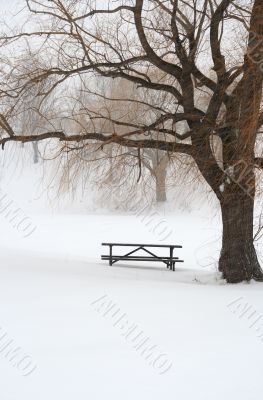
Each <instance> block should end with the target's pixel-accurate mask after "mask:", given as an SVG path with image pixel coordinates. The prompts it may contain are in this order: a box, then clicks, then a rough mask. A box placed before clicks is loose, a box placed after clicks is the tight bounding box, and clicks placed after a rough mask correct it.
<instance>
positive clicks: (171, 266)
mask: <svg viewBox="0 0 263 400" xmlns="http://www.w3.org/2000/svg"><path fill="white" fill-rule="evenodd" d="M173 251H174V249H173V247H170V270H171V271H173Z"/></svg>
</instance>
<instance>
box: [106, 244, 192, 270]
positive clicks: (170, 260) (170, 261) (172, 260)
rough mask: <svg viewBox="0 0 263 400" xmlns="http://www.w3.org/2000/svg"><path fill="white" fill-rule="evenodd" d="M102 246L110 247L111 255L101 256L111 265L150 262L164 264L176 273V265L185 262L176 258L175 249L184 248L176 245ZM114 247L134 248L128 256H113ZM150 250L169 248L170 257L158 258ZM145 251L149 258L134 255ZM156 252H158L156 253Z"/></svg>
mask: <svg viewBox="0 0 263 400" xmlns="http://www.w3.org/2000/svg"><path fill="white" fill-rule="evenodd" d="M101 245H102V246H108V247H109V254H103V255H102V256H101V259H102V260H105V261H109V265H113V264H115V263H116V262H118V261H148V262H149V261H150V262H152V261H153V262H162V263H164V264H165V265H166V267H167V268H169V269H170V270H171V271H175V264H176V263H177V262H179V263H182V262H184V261H183V260H180V259H179V257H175V256H174V255H173V253H174V249H181V248H182V246H180V245H174V244H138V243H102V244H101ZM113 247H131V248H133V249H132V250H131V251H129V252H128V253H126V254H122V255H116V254H113ZM149 248H168V249H169V255H168V256H158V255H156V254H155V253H153V252H152V251H150V250H149ZM139 250H143V251H145V252H146V253H147V256H143V255H139V256H138V255H137V256H135V255H134V254H135V253H136V252H137V251H139ZM155 252H156V251H155Z"/></svg>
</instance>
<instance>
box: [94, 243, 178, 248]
mask: <svg viewBox="0 0 263 400" xmlns="http://www.w3.org/2000/svg"><path fill="white" fill-rule="evenodd" d="M101 245H102V246H126V247H129V246H134V247H135V246H136V247H141V246H142V247H167V248H177V249H182V248H183V246H180V245H175V244H145V243H101Z"/></svg>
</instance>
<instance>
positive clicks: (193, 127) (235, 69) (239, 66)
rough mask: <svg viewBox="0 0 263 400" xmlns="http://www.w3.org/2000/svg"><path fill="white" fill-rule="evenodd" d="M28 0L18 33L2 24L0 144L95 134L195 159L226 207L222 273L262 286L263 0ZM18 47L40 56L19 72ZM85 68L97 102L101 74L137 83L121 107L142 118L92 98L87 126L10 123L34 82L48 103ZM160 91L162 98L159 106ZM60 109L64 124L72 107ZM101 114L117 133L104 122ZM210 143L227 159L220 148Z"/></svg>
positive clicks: (82, 139) (85, 138) (73, 145)
mask: <svg viewBox="0 0 263 400" xmlns="http://www.w3.org/2000/svg"><path fill="white" fill-rule="evenodd" d="M25 4H26V6H27V9H28V11H29V16H30V18H31V19H30V20H29V21H27V23H24V24H23V26H22V30H21V31H17V32H15V33H9V32H7V31H6V32H5V33H4V34H3V36H2V38H1V46H2V53H3V54H7V50H8V51H9V56H8V59H7V60H6V62H5V63H4V65H3V67H2V72H1V75H2V76H1V86H0V90H1V92H0V93H1V98H2V114H1V127H2V130H3V131H4V132H5V133H4V134H3V135H2V139H1V143H2V146H3V147H4V146H5V144H6V143H7V142H9V141H22V142H29V141H39V140H43V139H48V138H57V139H59V141H60V142H61V145H62V148H63V146H65V143H67V149H69V148H70V149H71V150H73V149H78V148H79V146H80V143H81V145H82V146H86V147H87V148H88V147H89V144H88V142H89V141H91V142H92V143H93V144H94V141H97V142H101V143H103V146H106V145H107V144H111V143H115V144H118V145H119V146H124V147H125V148H137V149H139V150H141V149H158V150H160V151H165V152H166V153H169V154H170V153H171V154H173V153H180V154H183V155H185V156H186V158H188V157H192V159H193V160H194V161H195V163H196V166H197V167H198V169H199V172H200V173H201V174H202V176H203V178H204V179H205V181H206V183H207V185H208V187H210V188H211V189H212V191H213V192H214V194H215V195H216V197H217V199H218V201H219V203H220V206H221V210H222V222H223V240H222V251H221V256H220V260H219V269H220V271H222V274H223V277H224V278H226V279H227V281H228V282H240V281H242V280H250V279H252V278H254V279H257V280H261V281H262V280H263V273H262V270H261V267H260V264H259V262H258V259H257V255H256V251H255V248H254V244H253V212H254V199H255V193H256V177H255V169H256V168H262V167H263V160H262V158H261V154H260V153H256V154H255V150H256V151H258V150H257V149H256V147H255V145H256V142H257V132H258V130H259V128H260V126H261V125H262V123H263V114H262V112H261V102H262V82H263V74H262V61H261V60H262V54H263V24H262V21H263V3H262V0H254V1H250V2H246V1H242V2H241V1H239V0H221V1H217V0H200V1H198V2H197V1H195V0H189V1H187V2H185V1H183V0H171V1H166V0H147V1H146V0H120V1H118V2H111V1H110V2H109V4H108V7H105V8H103V4H104V3H102V5H101V8H100V5H99V2H93V1H88V2H87V1H85V2H83V1H81V0H75V1H72V0H70V1H69V0H49V1H47V0H44V1H42V2H41V3H40V2H39V1H37V0H26V1H25ZM34 27H36V29H34ZM240 40H241V42H240ZM244 41H245V42H246V49H245V52H244V54H242V53H241V51H239V48H241V47H242V46H241V44H242V42H244ZM23 45H27V47H29V48H30V52H31V54H36V53H38V56H39V57H40V59H41V62H42V67H34V65H33V68H31V70H30V71H26V72H24V71H20V63H21V60H20V59H21V56H23V54H22V50H20V49H23ZM14 47H15V48H16V52H15V53H14V52H12V53H11V50H12V49H14ZM10 54H14V55H13V56H12V57H11V56H10ZM211 71H213V77H212V78H211ZM83 74H85V75H86V76H88V77H89V82H90V83H89V84H90V87H91V88H92V91H93V92H94V95H93V96H91V98H90V104H91V105H92V97H93V99H95V97H96V95H97V96H100V93H99V89H98V88H97V86H96V82H98V78H99V77H104V78H109V79H114V84H115V85H116V86H118V85H121V82H122V81H123V80H128V81H130V82H132V83H133V84H135V85H136V86H137V90H136V93H135V94H134V96H131V97H129V98H127V99H126V103H127V105H129V104H138V105H139V104H140V105H143V106H144V107H145V113H144V115H141V114H139V115H136V119H135V120H134V121H133V122H132V123H131V122H130V121H129V120H128V121H126V120H125V116H122V118H120V117H116V118H115V117H114V116H111V115H110V116H109V115H106V114H105V112H104V110H101V111H100V112H99V114H98V113H96V112H95V111H94V110H93V109H92V106H90V105H88V107H85V113H86V115H87V116H88V117H89V120H90V122H91V124H89V125H88V127H87V128H85V127H84V129H83V130H82V131H81V133H77V134H76V133H74V132H72V131H70V130H68V129H67V128H66V127H65V129H63V130H61V129H59V130H57V129H53V130H52V129H48V130H47V131H45V132H42V133H40V134H37V135H34V134H29V133H28V132H23V131H21V130H19V129H15V128H14V127H16V124H15V120H16V118H17V115H18V113H19V110H20V109H21V103H22V102H23V97H24V95H25V93H26V92H28V90H29V88H31V87H33V86H36V85H37V84H39V82H43V81H44V82H45V83H46V85H47V86H46V89H45V92H44V93H43V92H42V93H39V96H42V97H43V101H45V99H46V98H47V97H48V95H49V94H50V93H51V92H55V93H56V96H60V97H61V98H62V97H63V96H64V92H65V90H66V88H67V82H71V83H73V82H75V81H76V80H77V79H78V77H81V76H82V75H83ZM156 77H158V78H156ZM50 78H53V79H55V83H54V81H50ZM200 92H205V93H207V96H208V98H209V101H208V105H207V106H206V107H205V108H203V107H202V106H200V105H199V104H198V98H199V95H200ZM140 93H143V96H142V95H141V94H140ZM160 93H165V94H166V96H167V97H166V102H165V103H164V104H161V103H160V102H159V94H160ZM7 98H9V100H8V102H7V101H6V99H7ZM10 98H11V100H13V101H11V103H12V106H11V107H10V106H8V104H10ZM142 98H143V99H144V100H141V99H142ZM122 102H123V100H122ZM61 105H62V107H61V111H60V114H58V120H59V118H60V117H61V116H62V115H64V113H65V110H64V107H65V105H64V104H63V103H62V104H61ZM71 108H74V106H73V107H71ZM70 111H72V110H70V109H69V110H67V112H68V113H69V114H70ZM156 111H158V113H159V116H158V117H156ZM59 115H60V117H59ZM102 120H103V121H110V123H111V124H112V127H113V128H114V129H113V130H112V131H111V132H108V131H107V129H101V126H102V125H101V121H102ZM182 122H184V123H185V124H186V125H187V127H188V129H187V132H185V133H184V134H181V133H180V129H178V125H180V124H181V123H182ZM91 126H92V129H91V128H90V127H91ZM215 140H217V141H219V142H220V146H221V162H219V161H218V159H217V157H216V156H215V153H214V151H213V149H214V142H215Z"/></svg>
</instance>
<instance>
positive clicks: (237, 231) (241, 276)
mask: <svg viewBox="0 0 263 400" xmlns="http://www.w3.org/2000/svg"><path fill="white" fill-rule="evenodd" d="M221 210H222V223H223V237H222V250H221V255H220V259H219V270H220V271H221V272H222V274H223V278H225V279H226V280H227V282H229V283H238V282H242V281H249V280H251V279H255V280H258V281H263V273H262V270H261V267H260V264H259V261H258V258H257V254H256V250H255V247H254V243H253V242H254V240H253V213H254V196H253V195H251V194H250V195H248V194H247V192H246V191H245V190H243V189H242V188H239V190H238V191H236V192H235V193H234V194H233V196H230V197H228V198H227V200H226V201H222V202H221Z"/></svg>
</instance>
